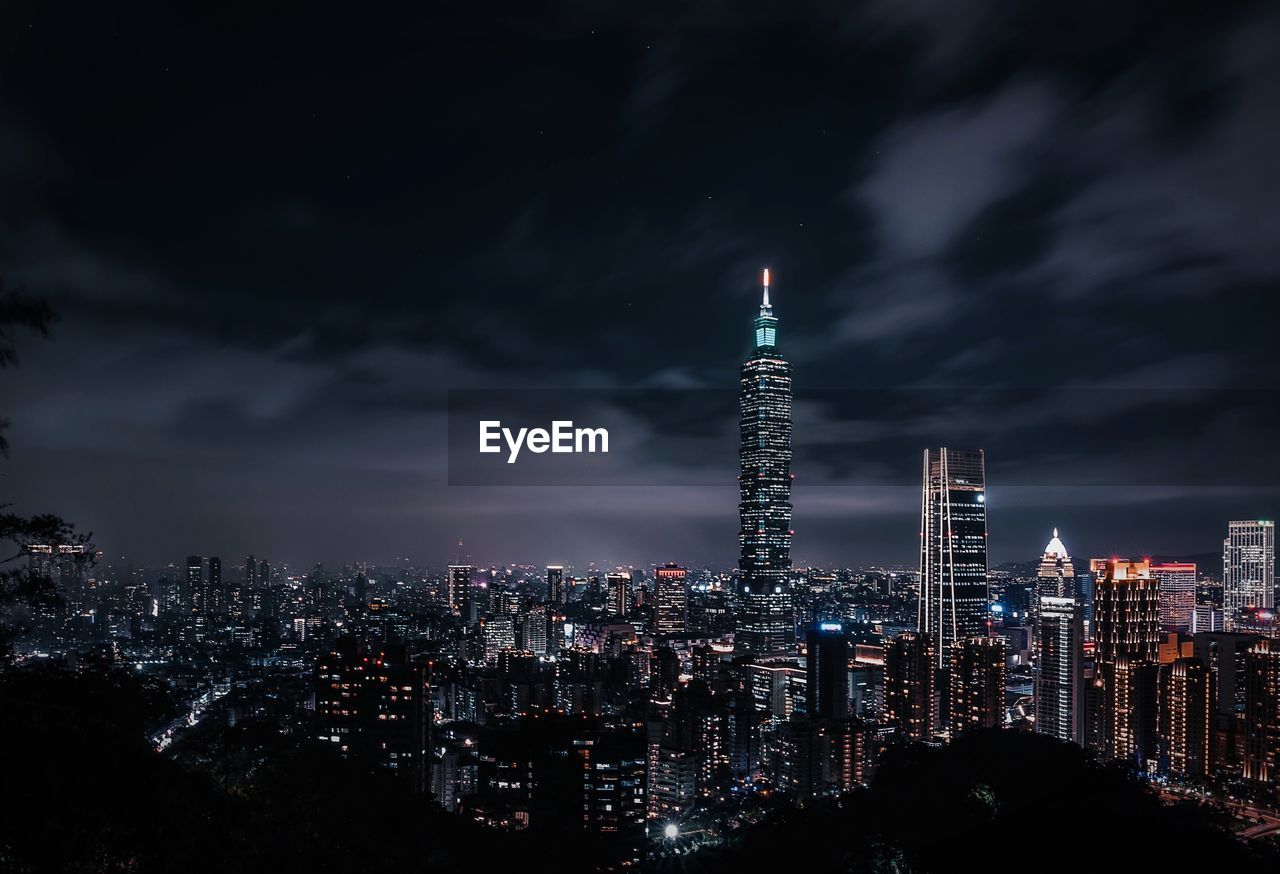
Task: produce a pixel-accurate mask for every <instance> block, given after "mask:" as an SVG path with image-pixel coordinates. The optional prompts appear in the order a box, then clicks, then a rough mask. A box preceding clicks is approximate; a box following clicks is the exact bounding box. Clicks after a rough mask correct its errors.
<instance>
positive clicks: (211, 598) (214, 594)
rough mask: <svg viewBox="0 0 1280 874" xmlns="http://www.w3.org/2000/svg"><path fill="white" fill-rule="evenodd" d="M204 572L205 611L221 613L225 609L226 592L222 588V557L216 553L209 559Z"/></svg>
mask: <svg viewBox="0 0 1280 874" xmlns="http://www.w3.org/2000/svg"><path fill="white" fill-rule="evenodd" d="M206 571H207V572H206V574H205V595H204V598H205V612H207V613H221V612H222V611H223V610H225V609H226V606H227V599H226V592H224V591H223V589H222V559H220V558H218V557H217V556H216V555H215V556H213V557H212V558H210V559H209V565H208V568H207V569H206Z"/></svg>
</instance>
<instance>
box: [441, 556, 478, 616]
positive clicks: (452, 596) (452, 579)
mask: <svg viewBox="0 0 1280 874" xmlns="http://www.w3.org/2000/svg"><path fill="white" fill-rule="evenodd" d="M473 570H474V569H473V568H472V567H471V565H469V564H451V565H449V574H448V577H447V578H446V581H445V585H446V590H447V597H448V599H449V609H450V610H451V611H453V612H454V613H457V614H461V613H462V608H463V607H464V606H466V604H467V602H468V601H469V600H470V593H471V577H472V572H473Z"/></svg>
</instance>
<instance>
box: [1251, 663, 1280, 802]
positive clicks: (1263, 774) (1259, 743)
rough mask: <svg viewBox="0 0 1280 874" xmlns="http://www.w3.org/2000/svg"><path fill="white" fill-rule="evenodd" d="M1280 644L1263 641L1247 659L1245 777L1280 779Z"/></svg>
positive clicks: (1266, 779)
mask: <svg viewBox="0 0 1280 874" xmlns="http://www.w3.org/2000/svg"><path fill="white" fill-rule="evenodd" d="M1277 765H1280V642H1278V641H1276V640H1260V641H1258V642H1257V643H1255V644H1254V645H1253V646H1251V647H1249V649H1248V650H1247V651H1246V653H1245V657H1244V778H1245V779H1246V780H1256V781H1258V782H1259V783H1271V782H1275V781H1276V779H1277V778H1278V777H1280V771H1277Z"/></svg>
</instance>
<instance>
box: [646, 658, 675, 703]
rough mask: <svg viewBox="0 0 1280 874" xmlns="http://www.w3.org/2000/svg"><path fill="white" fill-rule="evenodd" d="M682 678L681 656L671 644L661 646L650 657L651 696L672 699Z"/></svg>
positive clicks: (652, 697)
mask: <svg viewBox="0 0 1280 874" xmlns="http://www.w3.org/2000/svg"><path fill="white" fill-rule="evenodd" d="M679 679H680V658H679V656H677V655H676V651H675V650H674V649H672V648H671V647H669V646H660V647H658V648H657V649H655V650H654V651H653V655H652V657H650V659H649V697H650V698H651V699H652V700H654V701H670V700H671V695H672V693H673V692H675V690H676V683H677V682H678V681H679Z"/></svg>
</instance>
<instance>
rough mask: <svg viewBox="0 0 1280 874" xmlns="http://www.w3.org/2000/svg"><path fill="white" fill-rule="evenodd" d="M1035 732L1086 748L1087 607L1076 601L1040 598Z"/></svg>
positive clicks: (1071, 599) (1072, 599)
mask: <svg viewBox="0 0 1280 874" xmlns="http://www.w3.org/2000/svg"><path fill="white" fill-rule="evenodd" d="M1036 621H1037V626H1038V628H1037V634H1038V638H1039V643H1040V653H1039V656H1040V657H1039V661H1038V663H1037V665H1036V676H1035V707H1036V719H1035V730H1036V733H1037V734H1045V735H1048V736H1049V737H1055V738H1057V739H1058V740H1064V741H1071V742H1072V743H1076V744H1079V745H1081V746H1083V745H1084V742H1085V732H1084V726H1085V678H1084V607H1083V605H1081V604H1079V603H1077V602H1076V601H1075V599H1074V598H1050V597H1042V598H1040V615H1039V616H1038V617H1037V620H1036Z"/></svg>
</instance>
